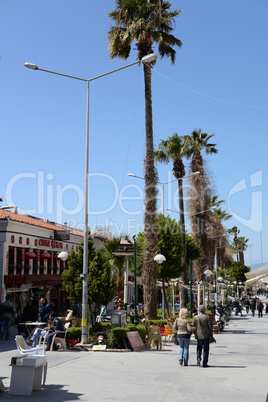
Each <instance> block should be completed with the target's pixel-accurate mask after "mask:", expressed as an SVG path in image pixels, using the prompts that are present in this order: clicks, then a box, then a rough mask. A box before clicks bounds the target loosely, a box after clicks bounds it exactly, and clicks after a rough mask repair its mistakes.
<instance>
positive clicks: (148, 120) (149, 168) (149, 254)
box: [142, 64, 158, 319]
mask: <svg viewBox="0 0 268 402" xmlns="http://www.w3.org/2000/svg"><path fill="white" fill-rule="evenodd" d="M143 69H144V81H145V129H146V156H145V161H144V167H145V212H144V240H145V250H144V261H143V269H142V281H143V294H144V314H145V316H148V317H150V318H154V319H155V318H157V277H158V266H157V263H156V262H155V261H154V256H155V255H156V253H157V248H158V247H157V233H158V225H157V217H156V195H157V192H156V183H157V173H156V169H155V164H154V143H153V117H152V89H151V78H152V75H151V68H150V67H149V66H147V65H145V64H144V65H143Z"/></svg>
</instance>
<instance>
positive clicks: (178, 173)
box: [155, 133, 188, 307]
mask: <svg viewBox="0 0 268 402" xmlns="http://www.w3.org/2000/svg"><path fill="white" fill-rule="evenodd" d="M184 144H185V141H184V139H183V137H179V136H178V134H177V133H174V134H173V135H172V136H171V137H168V138H167V140H161V141H160V144H159V145H158V150H157V151H156V152H155V159H156V161H159V162H162V163H169V162H170V160H172V162H173V174H174V176H175V177H176V179H177V180H178V190H179V207H180V211H179V212H180V228H181V240H182V245H183V255H182V259H181V265H182V266H183V265H185V264H186V236H185V220H184V201H183V184H182V180H181V179H182V178H183V177H184V176H185V167H184V163H183V161H182V158H183V156H184V155H185V145H184ZM184 268H185V269H184V273H183V275H182V280H183V282H184V284H186V283H187V273H186V267H184ZM182 289H183V290H182V298H181V302H182V307H186V306H187V301H188V300H187V295H188V294H187V289H186V288H185V287H183V288H182Z"/></svg>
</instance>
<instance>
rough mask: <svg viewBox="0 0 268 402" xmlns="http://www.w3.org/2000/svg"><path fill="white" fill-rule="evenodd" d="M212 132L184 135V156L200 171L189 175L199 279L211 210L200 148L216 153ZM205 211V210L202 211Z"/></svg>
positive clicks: (205, 256)
mask: <svg viewBox="0 0 268 402" xmlns="http://www.w3.org/2000/svg"><path fill="white" fill-rule="evenodd" d="M213 136H214V134H211V135H209V134H207V133H203V132H202V131H201V129H199V130H194V131H193V132H192V133H191V134H190V135H187V136H185V141H186V144H187V149H186V157H188V158H190V157H192V159H191V171H192V173H195V172H200V174H199V175H193V176H191V178H190V180H191V194H190V197H189V202H188V204H189V209H190V212H191V215H192V216H191V229H192V236H193V238H194V241H195V243H196V244H200V246H201V248H202V250H203V256H202V257H201V258H200V259H198V260H197V261H196V262H195V274H196V277H197V280H198V281H200V280H201V279H202V275H203V267H204V266H205V265H209V250H210V247H209V241H208V237H209V236H210V233H209V228H208V226H209V218H210V217H211V215H212V212H211V211H207V210H208V209H209V208H210V207H211V196H212V192H213V188H212V186H211V182H210V178H209V175H208V174H207V172H206V170H205V166H204V160H203V157H202V154H201V152H202V150H204V151H205V153H206V154H207V155H209V154H215V153H217V152H218V151H217V149H216V148H215V146H216V144H211V143H209V140H210V138H212V137H213ZM202 211H206V212H202Z"/></svg>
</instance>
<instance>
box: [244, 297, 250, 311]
mask: <svg viewBox="0 0 268 402" xmlns="http://www.w3.org/2000/svg"><path fill="white" fill-rule="evenodd" d="M249 305H250V303H249V300H248V299H247V300H246V301H245V306H246V312H247V314H248V312H249Z"/></svg>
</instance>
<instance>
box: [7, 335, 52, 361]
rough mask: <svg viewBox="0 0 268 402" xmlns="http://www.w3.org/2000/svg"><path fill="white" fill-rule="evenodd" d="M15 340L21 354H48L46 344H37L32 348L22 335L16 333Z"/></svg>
mask: <svg viewBox="0 0 268 402" xmlns="http://www.w3.org/2000/svg"><path fill="white" fill-rule="evenodd" d="M15 342H16V346H17V349H18V352H19V354H20V355H43V356H45V355H46V351H45V348H44V346H36V347H34V348H31V347H30V346H29V345H27V343H26V341H25V339H24V337H23V336H22V335H16V336H15Z"/></svg>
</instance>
